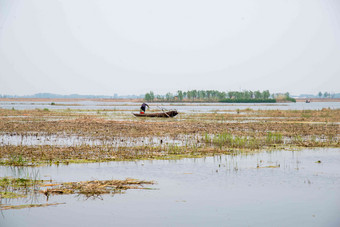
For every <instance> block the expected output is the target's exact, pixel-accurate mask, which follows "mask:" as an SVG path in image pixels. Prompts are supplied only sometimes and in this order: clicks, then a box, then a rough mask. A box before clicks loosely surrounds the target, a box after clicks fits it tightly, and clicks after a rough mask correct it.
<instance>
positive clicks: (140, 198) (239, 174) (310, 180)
mask: <svg viewBox="0 0 340 227" xmlns="http://www.w3.org/2000/svg"><path fill="white" fill-rule="evenodd" d="M319 160H320V161H321V163H317V161H319ZM32 172H33V173H38V174H39V176H40V178H42V179H46V180H49V179H53V180H54V181H57V182H63V181H81V180H93V179H98V180H106V179H125V178H127V177H131V178H136V179H141V180H154V181H156V182H157V184H156V185H153V186H151V187H152V188H155V189H156V190H128V191H127V192H126V194H119V195H115V196H113V197H112V196H110V195H106V196H103V200H98V199H97V200H91V199H88V200H85V199H84V198H81V197H76V196H74V195H71V196H70V195H68V196H53V197H50V200H49V202H50V203H54V202H65V203H66V204H64V205H58V206H51V207H44V208H31V209H22V210H7V211H3V212H2V214H3V215H2V216H1V215H0V223H1V227H2V226H94V225H96V226H112V225H116V226H134V225H139V226H178V225H180V226H183V225H185V226H340V216H339V215H338V214H339V211H340V193H339V192H340V149H338V148H337V149H313V150H311V149H306V150H302V151H288V150H283V151H271V152H258V153H254V154H237V155H221V156H214V157H206V158H197V159H182V160H153V161H136V162H109V163H93V164H72V165H68V166H59V167H57V166H50V167H49V166H45V167H36V168H24V169H18V168H13V167H3V166H2V167H0V176H15V177H20V176H25V175H27V174H29V173H32ZM148 187H149V186H148ZM34 201H35V202H36V203H37V202H42V203H43V202H45V198H44V197H43V196H40V197H39V196H38V197H37V198H35V199H34ZM28 202H30V201H28Z"/></svg>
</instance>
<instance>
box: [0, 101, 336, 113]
mask: <svg viewBox="0 0 340 227" xmlns="http://www.w3.org/2000/svg"><path fill="white" fill-rule="evenodd" d="M56 104H58V105H51V102H34V101H0V108H4V109H12V108H14V109H18V110H25V109H36V108H38V109H44V108H48V109H51V110H56V109H68V108H70V109H78V110H87V109H91V110H101V109H106V110H129V111H138V110H139V108H140V103H133V102H99V101H75V102H57V103H56ZM150 107H151V108H152V109H156V110H157V109H159V108H160V107H161V108H166V109H177V110H178V111H179V112H214V111H234V110H237V109H240V110H243V109H247V108H251V109H253V110H259V109H261V110H321V109H323V108H331V109H339V108H340V102H311V103H304V102H297V103H247V104H245V103H185V104H183V103H171V104H169V103H151V104H150Z"/></svg>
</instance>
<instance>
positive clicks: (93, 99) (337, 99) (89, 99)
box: [0, 98, 340, 103]
mask: <svg viewBox="0 0 340 227" xmlns="http://www.w3.org/2000/svg"><path fill="white" fill-rule="evenodd" d="M309 100H311V102H340V98H310V99H309ZM0 101H8V102H10V101H13V102H20V101H21V102H30V101H31V102H51V103H52V102H55V103H56V102H81V101H95V102H136V103H140V102H144V101H145V100H144V99H142V98H134V99H131V98H119V99H114V98H0ZM167 102H168V101H162V103H167ZM175 102H176V101H175ZM177 102H178V103H202V102H198V101H177ZM296 102H306V98H296ZM169 103H173V101H171V102H169ZM207 103H220V102H218V101H216V102H207ZM277 103H282V101H277Z"/></svg>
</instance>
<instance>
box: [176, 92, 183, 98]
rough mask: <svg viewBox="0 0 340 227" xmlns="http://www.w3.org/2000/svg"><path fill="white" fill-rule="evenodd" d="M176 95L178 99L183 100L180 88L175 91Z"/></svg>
mask: <svg viewBox="0 0 340 227" xmlns="http://www.w3.org/2000/svg"><path fill="white" fill-rule="evenodd" d="M177 96H178V99H179V101H183V92H182V91H181V90H178V91H177Z"/></svg>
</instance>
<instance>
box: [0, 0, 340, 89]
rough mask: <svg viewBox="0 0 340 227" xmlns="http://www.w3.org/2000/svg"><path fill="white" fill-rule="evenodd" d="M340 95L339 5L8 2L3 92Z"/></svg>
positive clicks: (290, 1) (2, 3)
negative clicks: (192, 91) (194, 91)
mask: <svg viewBox="0 0 340 227" xmlns="http://www.w3.org/2000/svg"><path fill="white" fill-rule="evenodd" d="M189 89H204V90H207V89H216V90H220V91H229V90H244V89H247V90H265V89H269V90H270V91H271V92H286V91H288V92H290V93H292V94H300V93H313V94H316V93H317V92H318V91H328V92H340V1H339V0H275V1H273V0H233V1H229V0H209V1H208V0H171V1H170V0H167V1H165V0H143V1H141V0H124V1H122V0H119V1H118V0H116V1H115V0H0V94H17V95H27V94H34V93H38V92H51V93H59V94H72V93H78V94H98V95H113V94H114V93H118V94H120V95H126V94H144V93H146V92H148V91H154V92H155V93H157V94H165V93H166V92H168V91H170V92H176V91H177V90H189Z"/></svg>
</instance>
